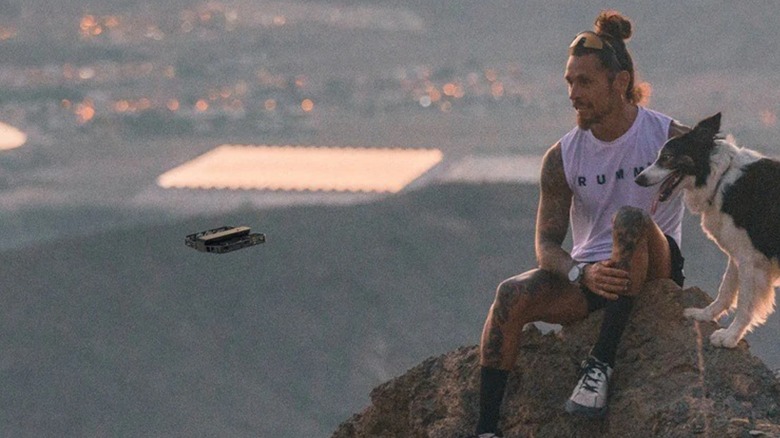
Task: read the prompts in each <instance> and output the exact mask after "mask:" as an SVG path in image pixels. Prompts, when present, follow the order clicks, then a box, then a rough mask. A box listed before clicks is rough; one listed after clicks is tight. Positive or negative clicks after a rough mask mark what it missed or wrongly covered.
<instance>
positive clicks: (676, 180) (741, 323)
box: [635, 113, 780, 348]
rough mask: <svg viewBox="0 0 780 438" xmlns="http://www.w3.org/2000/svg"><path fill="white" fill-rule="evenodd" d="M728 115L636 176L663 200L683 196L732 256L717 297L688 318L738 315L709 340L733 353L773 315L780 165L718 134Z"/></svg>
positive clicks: (779, 271)
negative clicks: (733, 350) (732, 349)
mask: <svg viewBox="0 0 780 438" xmlns="http://www.w3.org/2000/svg"><path fill="white" fill-rule="evenodd" d="M720 121H721V114H720V113H718V114H715V115H714V116H712V117H709V118H707V119H704V120H702V121H701V122H699V123H698V124H697V125H696V126H695V127H694V128H693V129H692V130H691V131H689V132H687V133H685V134H682V135H680V136H676V137H673V138H671V139H669V141H667V142H666V143H665V144H664V146H663V147H662V149H661V151H660V152H659V154H658V158H657V159H656V160H655V162H654V163H653V164H651V165H650V166H649V167H648V168H647V169H645V170H643V171H642V172H641V173H640V174H639V175H638V176H637V177H636V180H635V181H636V183H637V184H639V185H641V186H644V187H649V186H653V185H656V184H660V187H659V189H658V194H657V198H656V203H654V205H657V202H663V201H665V200H667V199H669V198H670V197H671V196H672V195H673V194H675V193H677V192H678V191H679V190H683V198H684V200H685V204H686V205H687V206H688V209H690V210H691V212H692V213H694V214H698V215H701V226H702V228H703V229H704V232H705V234H707V236H708V237H709V238H710V239H712V240H713V241H715V243H716V244H717V245H718V246H719V247H720V249H721V250H723V251H724V252H725V253H726V254H727V255H728V258H729V261H728V266H727V267H726V273H725V274H724V275H723V279H722V281H721V284H720V287H719V289H718V296H717V297H716V298H715V300H714V301H713V302H712V303H711V304H710V305H709V306H707V307H705V308H703V309H699V308H688V309H685V313H684V314H685V316H686V317H688V318H693V319H696V320H699V321H713V320H715V321H717V320H718V319H719V318H720V317H721V316H723V315H724V314H726V313H728V312H729V311H732V310H734V309H736V311H735V314H734V319H733V321H732V322H731V324H730V325H729V326H728V327H727V328H725V329H724V328H721V329H719V330H716V331H715V332H713V333H712V335H711V336H710V342H711V343H712V345H714V346H716V347H726V348H734V347H736V345H737V344H738V343H739V341H740V340H741V339H742V338H743V337H744V336H745V334H746V333H747V332H749V331H751V330H753V329H754V328H755V327H757V326H759V325H761V324H763V323H764V322H765V321H766V318H767V317H768V316H769V315H770V314H771V313H772V312H773V311H774V307H775V289H774V288H775V286H777V285H780V284H778V277H780V161H778V160H775V159H771V158H767V157H765V156H763V155H761V154H759V153H758V152H755V151H752V150H750V149H746V148H741V147H738V146H736V145H734V144H732V143H730V142H729V141H727V140H725V139H724V138H723V137H722V136H720V135H719V132H720Z"/></svg>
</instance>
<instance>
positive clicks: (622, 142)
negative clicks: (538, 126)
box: [561, 107, 685, 262]
mask: <svg viewBox="0 0 780 438" xmlns="http://www.w3.org/2000/svg"><path fill="white" fill-rule="evenodd" d="M671 121H672V119H671V118H670V117H668V116H665V115H663V114H661V113H658V112H656V111H652V110H649V109H646V108H643V107H639V112H638V114H637V117H636V120H635V121H634V124H633V125H631V128H630V129H629V130H628V131H627V132H626V133H625V134H623V135H622V136H621V137H620V138H618V139H616V140H614V141H611V142H604V141H601V140H599V139H597V138H596V137H594V136H593V134H592V133H591V131H590V130H587V131H586V130H583V129H580V128H579V127H575V128H574V129H572V130H571V131H570V132H569V133H568V134H566V135H565V136H564V137H563V138H562V139H561V152H562V154H563V168H564V172H565V174H566V181H567V182H568V184H569V187H570V188H571V191H572V193H573V199H572V205H571V211H570V219H571V228H572V241H573V248H572V252H571V256H572V258H574V260H578V261H583V262H596V261H600V260H606V259H608V258H609V257H610V255H611V253H612V216H613V215H614V214H615V212H616V211H617V210H618V208H620V207H622V206H633V207H638V208H641V209H643V210H645V211H647V212H649V211H650V207H651V206H652V203H653V199H654V198H655V196H656V193H657V192H658V186H653V187H641V186H640V185H638V184H637V183H635V182H634V178H636V176H637V175H638V174H639V172H641V171H642V170H644V169H645V168H646V167H648V166H649V165H650V164H652V163H653V161H655V159H656V157H657V156H658V151H659V150H660V149H661V147H662V146H663V144H664V143H665V142H666V140H667V139H668V137H669V126H670V124H671ZM684 209H685V206H684V205H683V200H682V194H681V192H678V193H677V194H676V195H675V196H673V197H672V198H670V199H669V200H667V201H666V202H662V203H659V205H658V209H657V210H656V212H655V214H654V215H653V216H652V217H653V220H655V222H656V223H657V224H658V226H659V227H660V228H661V230H663V232H664V233H665V234H667V235H669V236H672V237H673V238H674V240H675V241H676V242H677V244H678V245H680V244H681V243H682V242H681V237H682V217H683V212H684Z"/></svg>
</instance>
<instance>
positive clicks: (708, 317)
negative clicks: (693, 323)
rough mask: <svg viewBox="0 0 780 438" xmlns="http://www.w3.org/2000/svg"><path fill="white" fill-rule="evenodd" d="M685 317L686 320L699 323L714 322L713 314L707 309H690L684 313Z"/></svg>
mask: <svg viewBox="0 0 780 438" xmlns="http://www.w3.org/2000/svg"><path fill="white" fill-rule="evenodd" d="M683 315H684V316H685V317H686V318H692V319H695V320H697V321H712V320H713V319H714V318H713V316H712V314H711V313H710V312H709V308H707V307H705V308H703V309H699V308H696V307H689V308H687V309H685V310H684V311H683Z"/></svg>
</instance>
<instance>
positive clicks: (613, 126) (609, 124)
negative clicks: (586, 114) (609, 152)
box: [590, 103, 639, 142]
mask: <svg viewBox="0 0 780 438" xmlns="http://www.w3.org/2000/svg"><path fill="white" fill-rule="evenodd" d="M637 114H639V107H638V106H636V105H634V104H630V103H626V104H624V105H623V106H622V107H621V108H620V110H619V111H615V112H614V113H613V114H612V115H611V116H610V117H607V118H606V119H605V120H604V122H602V123H598V124H594V125H593V126H591V127H590V131H591V132H592V133H593V136H594V137H596V138H597V139H599V140H601V141H607V142H609V141H614V140H617V139H618V138H620V137H621V136H622V135H623V134H625V133H626V132H628V130H629V129H631V126H632V125H633V124H634V120H636V116H637Z"/></svg>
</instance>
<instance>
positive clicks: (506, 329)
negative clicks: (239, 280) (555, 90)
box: [476, 11, 686, 438]
mask: <svg viewBox="0 0 780 438" xmlns="http://www.w3.org/2000/svg"><path fill="white" fill-rule="evenodd" d="M631 32H632V29H631V22H630V21H629V20H628V19H627V18H626V17H624V16H622V15H621V14H620V13H617V12H615V11H603V12H602V13H601V14H600V15H599V16H598V18H597V19H596V23H595V32H582V33H580V34H578V35H577V36H576V37H575V38H574V40H573V41H572V43H571V45H570V47H569V58H568V61H567V64H566V71H565V75H564V78H565V80H566V82H567V84H568V91H569V98H570V100H571V102H572V105H573V107H574V109H575V110H576V115H577V126H576V127H575V128H574V129H572V130H571V131H570V132H569V133H568V134H566V135H565V136H564V137H563V138H562V139H561V140H560V141H559V142H557V143H556V144H555V145H553V146H552V147H551V148H550V149H549V150H548V151H547V153H546V154H545V157H544V161H543V163H542V172H541V183H540V199H539V209H538V213H537V219H536V256H537V260H538V263H539V267H538V268H537V269H534V270H531V271H528V272H525V273H523V274H520V275H517V276H515V277H512V278H509V279H508V280H505V281H504V282H502V283H501V284H500V285H499V286H498V290H497V292H496V296H495V300H494V302H493V304H492V306H491V308H490V312H489V314H488V316H487V320H486V322H485V326H484V329H483V332H482V341H481V350H480V365H481V382H480V401H479V403H480V411H479V422H478V424H477V428H476V436H478V437H480V438H490V437H498V436H500V432H499V429H498V422H499V410H500V407H501V403H502V400H503V397H504V391H505V387H506V382H507V376H508V373H509V371H510V370H511V369H512V367H513V365H514V363H515V360H516V358H517V354H518V343H519V338H520V336H521V332H522V330H523V326H524V325H526V324H528V323H530V322H534V321H545V322H549V323H555V324H567V323H571V322H574V321H577V320H581V319H583V318H585V317H586V316H588V314H590V313H591V312H593V311H595V310H597V309H602V308H603V309H604V317H603V322H602V325H601V329H600V333H599V335H598V340H597V342H596V344H595V346H594V347H593V349H592V350H591V353H590V356H589V357H588V358H587V359H586V360H585V361H584V362H583V367H582V374H581V377H580V379H579V382H577V384H576V386H575V388H574V391H573V392H572V394H571V397H570V398H569V399H568V400H567V401H566V403H565V409H566V411H567V412H569V413H572V414H577V415H584V416H588V417H600V416H603V415H604V414H605V413H606V409H607V392H608V391H607V388H608V382H609V379H610V376H611V375H612V372H613V369H614V367H615V355H616V351H617V346H618V342H619V341H620V337H621V335H622V333H623V330H624V328H625V327H626V324H627V323H628V320H629V316H630V312H631V309H632V305H633V302H634V297H635V296H636V295H637V294H638V293H639V291H640V289H641V288H642V285H643V284H644V283H645V282H646V281H649V280H652V279H659V278H672V279H674V280H675V281H676V282H677V283H678V284H680V285H682V281H683V273H682V265H683V258H682V255H681V254H680V250H679V247H678V242H679V241H680V237H681V221H682V217H683V208H684V207H683V204H682V197H681V196H679V195H678V196H677V197H676V198H674V199H670V200H669V201H668V202H665V203H662V204H660V205H658V208H657V210H655V209H654V205H653V204H654V196H655V193H656V189H653V188H650V189H648V188H644V187H640V186H638V185H637V184H635V183H634V177H635V176H636V174H638V173H639V172H640V171H641V170H642V169H643V168H644V167H645V166H647V165H648V164H649V163H651V162H653V161H654V160H655V158H656V155H657V154H658V151H659V150H660V149H661V147H662V145H663V144H664V143H665V141H666V140H667V139H668V138H670V137H671V136H674V135H678V134H681V133H682V132H684V130H685V129H686V128H685V127H683V126H681V125H679V124H677V123H676V122H674V121H673V120H672V119H671V118H669V117H667V116H665V115H663V114H660V113H657V112H655V111H652V110H649V109H646V108H644V107H642V106H640V102H641V100H642V96H643V91H644V88H643V87H642V86H641V85H637V84H635V72H634V67H633V61H632V58H631V56H630V54H629V53H628V50H627V49H626V45H625V41H624V40H627V39H628V38H629V37H630V36H631ZM651 211H652V213H651ZM569 226H571V228H572V240H573V247H572V251H571V253H569V252H567V251H565V250H564V249H563V247H562V245H563V241H564V238H565V237H566V233H567V231H568V229H569ZM522 378H531V379H533V378H534V376H522Z"/></svg>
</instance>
